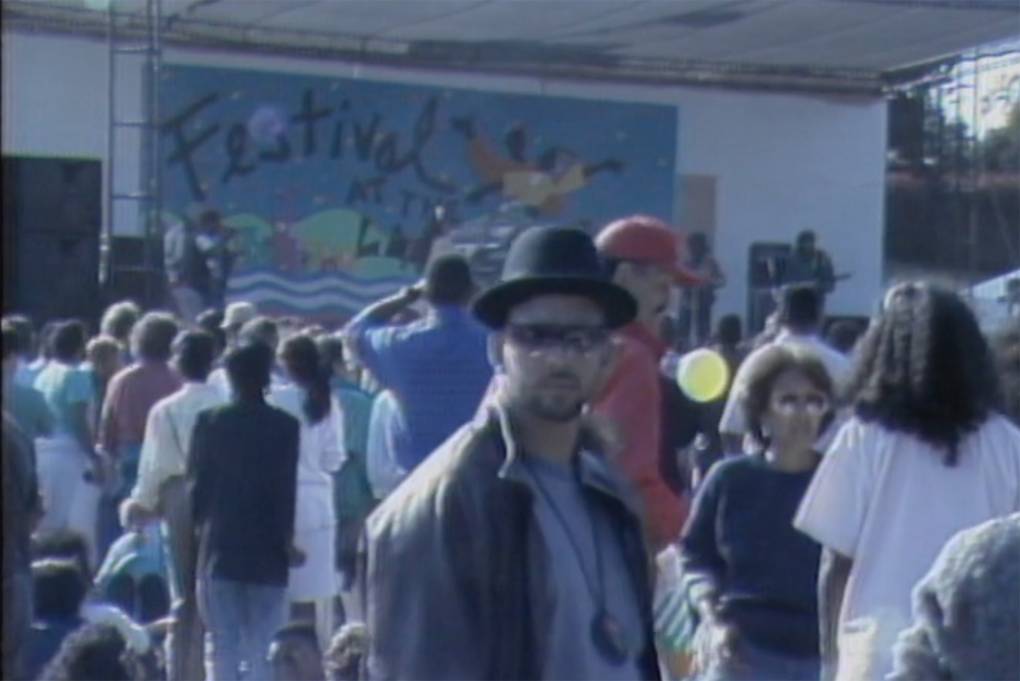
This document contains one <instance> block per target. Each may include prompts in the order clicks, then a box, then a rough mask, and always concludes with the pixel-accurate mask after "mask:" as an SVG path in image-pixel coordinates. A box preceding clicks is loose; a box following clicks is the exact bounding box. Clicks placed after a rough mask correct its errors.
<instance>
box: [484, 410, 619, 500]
mask: <svg viewBox="0 0 1020 681" xmlns="http://www.w3.org/2000/svg"><path fill="white" fill-rule="evenodd" d="M483 418H484V419H485V427H487V428H488V429H490V430H491V431H494V432H495V434H496V435H497V437H498V438H499V440H500V442H501V443H502V445H503V447H502V449H503V451H504V458H503V461H502V464H501V465H500V468H499V472H498V473H497V477H499V478H500V479H501V480H508V481H512V482H516V483H520V484H524V485H528V486H529V487H530V484H531V483H530V478H529V476H528V474H527V472H526V470H525V468H524V462H523V461H522V460H521V459H522V457H523V456H524V455H525V454H524V452H523V450H522V448H521V446H520V445H519V443H518V442H517V439H516V438H515V437H514V431H513V426H512V424H511V423H510V415H509V414H508V412H507V410H506V408H505V407H504V406H503V405H501V404H499V402H498V401H495V402H493V404H491V405H490V406H489V408H488V410H487V412H484V416H483ZM607 446H608V445H607V444H606V443H604V442H603V440H602V438H601V437H600V435H599V434H598V432H597V431H596V430H595V429H594V428H592V427H591V426H590V425H589V424H586V423H584V422H582V424H581V435H580V442H579V450H578V454H577V456H578V457H579V460H578V464H579V465H578V474H579V478H580V481H581V484H582V485H584V486H585V487H589V488H591V489H593V490H595V491H598V492H601V493H602V494H604V495H607V496H609V497H611V498H613V499H615V500H617V501H619V502H620V503H622V504H623V505H624V506H626V507H627V508H628V509H629V510H630V511H631V512H632V513H634V514H637V510H636V508H635V506H634V504H633V503H632V500H630V499H628V498H627V497H626V495H625V494H623V493H621V489H620V484H619V482H618V480H617V479H616V478H615V477H614V476H613V474H612V473H611V472H610V470H609V468H608V465H607V463H606V460H605V458H604V457H602V456H600V453H602V452H605V451H606V449H607Z"/></svg>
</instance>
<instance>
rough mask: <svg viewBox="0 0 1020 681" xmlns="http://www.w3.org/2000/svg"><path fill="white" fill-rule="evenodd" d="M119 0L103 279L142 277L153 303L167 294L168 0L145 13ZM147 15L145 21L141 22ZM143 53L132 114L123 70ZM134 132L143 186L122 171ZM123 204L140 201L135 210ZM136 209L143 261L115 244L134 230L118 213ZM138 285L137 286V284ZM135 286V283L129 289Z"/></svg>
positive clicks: (111, 287)
mask: <svg viewBox="0 0 1020 681" xmlns="http://www.w3.org/2000/svg"><path fill="white" fill-rule="evenodd" d="M116 4H117V0H110V4H109V7H108V10H107V44H108V48H109V81H108V98H109V101H108V106H109V109H108V111H109V119H108V120H109V126H108V129H107V137H106V140H107V163H106V182H105V183H104V185H105V196H104V200H105V203H104V211H105V215H106V219H105V222H104V224H103V232H102V238H101V242H100V275H99V276H100V284H101V286H102V287H103V289H104V290H106V291H108V292H109V291H118V290H120V289H121V288H122V287H123V282H127V281H137V280H138V279H141V281H142V282H144V284H143V290H142V291H137V292H134V291H132V293H134V297H138V298H141V300H139V301H138V302H140V303H143V304H144V305H147V306H148V305H153V304H157V303H159V302H162V301H161V300H158V299H157V298H159V297H161V292H162V289H163V286H162V272H163V263H162V257H160V256H159V255H158V254H159V252H160V250H157V248H156V240H157V239H161V235H162V233H163V229H162V222H161V215H162V205H161V187H162V178H161V170H160V159H161V156H160V133H159V120H160V114H159V87H160V79H161V70H162V57H163V45H162V30H163V16H162V0H145V13H144V17H143V16H142V15H141V14H140V13H139V15H134V16H131V15H126V14H120V13H118V12H117V8H116ZM140 20H141V26H140V27H139V26H137V23H138V22H139V21H140ZM139 57H141V58H142V101H141V107H140V115H139V114H137V113H136V112H135V108H136V107H134V106H133V105H132V106H131V107H130V108H131V111H132V114H131V115H126V114H125V113H124V110H125V108H126V107H125V93H124V87H123V86H124V82H123V80H122V79H123V75H124V69H125V68H126V67H129V68H134V67H135V65H136V64H137V62H138V59H139ZM132 132H133V136H134V138H135V139H137V141H138V153H139V176H138V184H137V186H131V187H129V188H128V187H123V186H122V183H124V182H125V178H124V177H123V176H122V175H123V173H118V172H117V170H118V167H119V164H120V163H122V162H123V158H124V157H123V153H124V150H125V149H126V150H128V151H130V147H131V141H132V138H131V137H129V136H128V135H129V134H130V133H132ZM123 206H134V208H133V209H130V210H129V211H125V210H121V208H122V207H123ZM125 214H127V215H131V216H132V217H133V218H134V219H136V220H139V221H141V224H142V243H141V258H140V263H139V259H138V258H137V257H135V258H128V257H126V254H125V253H118V249H117V248H114V243H115V242H114V238H115V236H119V235H120V234H125V233H134V232H135V230H133V229H122V227H123V226H122V225H120V224H117V223H118V219H119V218H122V217H124V216H125ZM131 288H134V287H131ZM129 290H130V289H129Z"/></svg>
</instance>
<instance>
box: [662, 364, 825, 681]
mask: <svg viewBox="0 0 1020 681" xmlns="http://www.w3.org/2000/svg"><path fill="white" fill-rule="evenodd" d="M751 361H753V362H754V364H753V365H752V366H749V367H748V369H747V370H748V372H749V374H748V378H749V380H748V381H747V382H746V383H745V386H746V388H745V390H744V392H743V394H742V395H739V396H738V397H739V399H740V400H741V403H742V405H743V408H744V410H745V412H746V415H747V421H748V424H749V425H750V429H751V433H752V435H753V436H754V438H755V440H756V441H757V443H758V445H759V451H758V453H756V454H751V455H747V456H737V457H733V458H729V459H724V460H723V461H721V462H719V463H717V464H716V465H715V466H713V467H712V469H711V470H710V472H709V474H708V476H707V477H706V479H705V482H704V484H703V486H702V487H701V489H700V490H699V493H698V496H697V497H696V499H695V501H694V507H693V510H692V513H691V515H690V517H689V519H688V521H687V525H686V527H685V528H684V532H683V535H682V537H681V542H680V548H681V550H680V554H681V565H682V569H683V571H684V579H685V581H686V586H687V588H688V594H689V597H690V599H691V602H692V605H693V606H694V607H695V609H696V610H697V612H698V614H699V615H700V616H701V621H702V625H701V630H700V632H699V640H700V642H701V648H702V651H703V653H704V654H703V656H702V661H703V662H702V666H703V671H704V673H705V677H704V678H706V679H711V680H713V681H715V680H721V679H756V680H761V679H784V680H785V681H790V680H794V679H817V678H818V673H819V654H818V601H817V596H816V585H817V582H818V561H819V554H820V548H819V546H818V544H816V543H815V542H813V541H812V540H811V539H809V538H808V537H807V536H806V535H803V534H801V533H800V532H798V531H796V530H795V529H794V528H793V524H792V522H793V516H794V514H795V512H796V510H797V507H798V505H799V503H800V500H801V497H802V496H803V494H804V491H805V490H806V489H807V486H808V483H809V482H810V481H811V476H812V475H813V474H814V471H815V469H816V467H817V466H818V463H819V461H820V458H821V457H820V455H819V453H818V452H817V451H815V449H814V447H815V441H816V440H817V438H818V434H819V433H820V432H821V431H822V429H823V428H824V426H825V425H827V422H828V421H829V420H830V419H831V417H832V403H833V383H832V380H831V377H830V376H829V374H828V373H827V371H826V369H825V366H824V365H823V364H822V363H821V362H820V361H819V360H818V359H817V358H816V357H815V355H813V354H811V351H810V350H809V349H806V348H803V347H801V346H798V345H795V344H777V345H774V346H771V347H769V348H768V349H767V350H766V351H764V352H762V353H760V354H758V355H757V356H755V358H753V360H751Z"/></svg>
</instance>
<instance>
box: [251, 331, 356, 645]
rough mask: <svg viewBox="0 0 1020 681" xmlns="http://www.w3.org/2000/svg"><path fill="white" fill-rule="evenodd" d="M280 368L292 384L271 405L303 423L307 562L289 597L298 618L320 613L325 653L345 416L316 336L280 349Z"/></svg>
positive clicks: (302, 530)
mask: <svg viewBox="0 0 1020 681" xmlns="http://www.w3.org/2000/svg"><path fill="white" fill-rule="evenodd" d="M280 364H281V365H283V367H284V369H285V370H286V372H287V374H288V376H289V378H290V380H291V383H290V384H287V385H285V386H282V387H277V388H274V389H273V390H272V391H271V392H270V395H269V402H270V403H271V404H273V405H274V406H276V407H279V408H281V409H283V410H285V411H287V412H288V413H290V414H291V415H293V416H294V417H295V418H297V419H298V420H299V421H300V422H301V452H300V456H299V458H298V475H297V479H298V488H297V509H296V513H295V518H294V543H295V544H296V545H297V547H298V548H299V549H300V550H301V551H302V552H303V553H304V555H305V561H304V563H303V564H302V565H301V566H300V567H296V568H292V569H291V571H290V581H289V584H288V597H289V600H290V602H291V605H292V609H293V610H294V614H295V615H296V616H304V615H306V614H309V613H308V610H309V609H310V608H313V609H314V620H315V629H316V633H317V634H318V636H319V642H320V645H322V646H323V649H325V647H326V646H327V645H328V644H329V640H330V637H331V636H332V634H333V605H334V604H333V600H334V598H335V597H336V596H337V595H338V594H339V593H340V579H339V575H338V573H337V569H336V523H337V520H336V512H335V510H334V508H333V474H334V473H335V472H336V471H337V470H338V469H339V468H340V466H341V465H342V464H343V462H344V458H345V452H344V447H343V442H344V427H343V413H342V412H341V410H340V405H339V403H338V402H337V401H336V398H334V397H333V396H332V394H331V392H330V389H329V377H328V375H326V374H325V373H324V372H323V371H322V370H321V368H320V364H319V353H318V350H317V349H316V346H315V342H314V341H313V340H312V339H311V338H310V337H308V336H303V335H298V336H293V337H291V338H290V339H288V340H287V341H286V342H285V343H284V344H283V346H282V347H281V349H280Z"/></svg>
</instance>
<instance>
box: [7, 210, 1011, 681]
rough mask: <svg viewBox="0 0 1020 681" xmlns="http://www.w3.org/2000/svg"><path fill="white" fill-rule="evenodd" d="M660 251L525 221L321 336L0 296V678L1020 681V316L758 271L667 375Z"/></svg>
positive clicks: (279, 324) (676, 274)
mask: <svg viewBox="0 0 1020 681" xmlns="http://www.w3.org/2000/svg"><path fill="white" fill-rule="evenodd" d="M696 241H697V240H696ZM684 250H685V249H684V242H683V240H682V239H680V238H679V237H678V236H677V233H676V231H675V230H673V229H672V228H671V227H669V226H668V225H666V224H664V223H663V222H661V221H659V220H657V219H655V218H651V217H648V216H631V217H627V218H623V219H620V220H617V221H614V222H612V223H610V224H608V225H606V226H605V227H604V228H603V229H602V230H600V231H599V233H598V234H597V235H596V236H595V237H594V238H593V237H592V236H590V235H588V234H587V233H585V232H583V231H580V230H576V229H567V228H551V227H542V228H537V227H536V228H532V229H529V230H526V231H524V232H523V233H521V234H520V235H519V236H518V237H517V238H516V240H515V241H514V242H513V244H512V245H511V248H510V250H509V252H508V254H507V257H506V260H505V264H504V267H503V272H502V275H501V277H500V278H499V280H498V281H497V282H496V283H494V284H493V285H491V286H489V287H487V288H485V289H483V290H479V289H478V287H477V286H476V284H475V281H474V279H473V277H472V272H471V270H470V268H469V266H468V263H467V261H466V260H465V259H464V258H463V257H461V256H460V255H457V254H446V255H442V256H439V257H437V258H435V259H434V260H433V261H432V262H430V263H429V264H428V266H427V268H426V272H425V276H424V278H423V279H422V281H421V282H420V283H419V284H415V285H413V286H408V287H405V288H403V289H401V290H400V291H398V292H396V293H395V294H393V295H391V296H389V297H386V298H384V299H382V300H379V301H377V302H375V303H373V304H371V305H369V306H368V307H366V308H365V309H364V310H362V311H360V312H359V313H357V314H356V315H354V316H353V317H352V318H351V319H350V320H349V321H348V322H347V323H346V324H345V325H344V326H342V327H339V328H336V329H327V328H324V327H323V326H322V325H320V324H318V323H315V322H313V321H307V320H301V319H297V318H292V317H271V316H267V315H266V314H264V313H263V312H260V311H259V310H258V309H257V308H256V306H255V305H253V304H251V303H249V302H245V301H232V302H230V303H229V304H228V305H226V306H225V308H224V309H220V308H211V309H208V310H206V311H204V312H200V307H201V306H200V305H199V301H198V300H197V299H196V298H195V297H194V296H190V295H188V294H187V292H185V294H184V296H183V298H182V296H181V291H177V292H176V293H175V300H176V301H177V303H179V304H180V305H179V307H178V308H177V309H178V312H177V313H168V312H164V311H158V310H154V311H143V310H141V309H139V308H138V306H137V305H135V304H134V303H131V302H120V303H117V304H114V305H112V306H111V307H110V308H109V309H108V310H107V311H106V313H105V314H104V316H103V319H102V322H101V323H100V325H99V329H98V331H97V333H96V334H95V335H90V333H89V331H88V330H87V328H86V325H85V324H84V323H83V322H82V321H81V320H54V321H47V322H46V323H45V324H43V325H42V326H41V328H39V329H38V331H37V330H36V327H35V326H34V325H33V323H32V321H30V320H29V319H28V318H26V317H24V316H21V315H18V314H5V316H4V318H3V439H4V442H3V466H4V468H3V478H2V481H3V522H4V534H3V549H4V560H3V665H4V666H3V678H5V679H7V678H10V679H37V678H38V679H169V680H179V679H187V680H194V679H198V680H200V679H203V678H205V679H207V680H208V681H220V680H227V679H240V678H245V679H259V680H261V679H325V678H327V677H329V678H338V679H356V678H371V679H376V678H380V679H383V678H387V679H388V678H394V679H397V678H401V679H403V678H406V679H425V678H430V679H431V678H436V679H440V678H479V679H480V678H514V679H519V678H548V679H567V678H578V679H610V678H611V679H636V678H642V679H645V678H671V679H713V680H716V679H718V680H723V679H819V678H821V679H841V680H860V679H883V678H890V679H896V680H906V679H1017V678H1020V573H1018V570H1020V567H1018V566H1020V429H1018V424H1020V404H1018V402H1020V328H1017V329H1008V330H1007V332H1006V333H1004V334H1003V335H1002V336H1001V337H996V338H992V339H988V338H986V337H985V336H984V335H982V332H981V330H980V329H979V327H978V325H977V322H976V320H975V318H974V316H973V314H972V313H971V311H970V310H969V309H968V307H967V305H966V303H965V302H964V301H963V300H962V299H961V298H960V297H959V296H957V295H956V294H955V293H953V292H950V291H948V290H944V289H941V288H939V287H937V286H934V285H932V284H929V283H926V282H921V281H918V282H908V283H902V284H899V285H897V286H894V287H892V288H891V289H890V290H889V291H888V293H887V294H886V295H885V297H884V299H883V300H882V301H881V305H880V309H879V311H878V312H877V313H876V314H875V316H874V317H873V319H871V321H870V324H869V325H868V326H867V329H864V328H861V329H854V328H853V327H847V326H846V325H842V326H839V325H837V326H836V327H834V328H832V329H831V330H830V331H831V334H828V333H826V332H824V331H823V322H824V296H825V293H826V291H825V290H823V289H820V288H819V287H818V286H816V285H813V284H806V285H805V284H798V285H793V286H789V287H786V288H784V289H783V292H782V295H781V296H780V300H779V306H778V309H777V310H776V312H775V313H774V314H773V315H772V317H771V318H770V320H769V324H768V325H767V327H766V329H765V331H763V332H762V333H761V334H759V335H758V336H756V337H755V338H751V339H744V338H743V337H742V335H743V334H742V332H741V323H740V319H739V318H737V317H734V316H724V317H722V318H720V319H719V320H718V322H717V326H716V330H715V332H714V333H713V334H711V335H710V337H709V338H707V339H706V341H705V343H704V345H705V346H706V347H709V348H711V349H713V350H715V351H716V352H718V353H719V355H720V356H721V357H722V358H723V359H724V360H725V363H726V365H727V366H728V367H729V373H730V375H731V376H732V380H730V381H729V383H728V388H727V390H726V391H725V392H724V394H722V395H721V396H718V397H716V398H715V399H712V400H711V401H708V402H704V401H699V399H700V398H699V399H695V397H696V396H692V395H688V394H686V393H685V392H684V391H683V390H682V389H681V388H680V387H679V386H678V382H677V380H676V367H677V364H678V357H679V356H680V355H682V354H683V353H684V352H685V351H688V350H691V349H693V348H692V347H680V346H679V344H677V343H672V342H671V338H670V336H671V332H670V329H671V328H675V325H671V324H670V323H669V314H670V312H671V310H670V301H671V300H673V299H675V297H674V295H673V294H674V293H675V292H676V290H677V289H680V290H682V291H686V292H687V293H686V294H685V296H682V297H683V298H684V299H685V300H688V301H692V300H697V299H698V298H699V297H700V298H702V299H703V300H702V302H701V303H700V304H699V306H695V307H694V308H693V309H692V313H693V314H692V317H691V320H693V321H691V320H688V322H687V323H688V324H691V323H693V324H694V325H695V326H696V327H697V328H698V329H699V331H698V334H697V336H698V337H702V336H704V335H705V333H704V332H705V327H706V326H707V325H708V323H709V321H710V317H709V316H708V315H707V313H706V312H705V309H706V308H707V306H709V305H710V295H711V290H712V288H713V287H714V286H715V285H717V284H718V283H719V281H720V278H721V273H720V272H719V271H718V268H717V267H713V266H711V265H710V264H707V263H709V258H710V256H708V254H707V251H706V249H705V248H704V245H700V244H698V243H697V242H696V243H695V244H694V250H695V251H696V252H695V253H694V255H695V257H694V258H686V259H685V254H684ZM178 283H179V282H178ZM178 288H179V287H178ZM697 292H700V293H697ZM182 301H183V302H182ZM1018 324H1020V322H1018Z"/></svg>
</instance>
